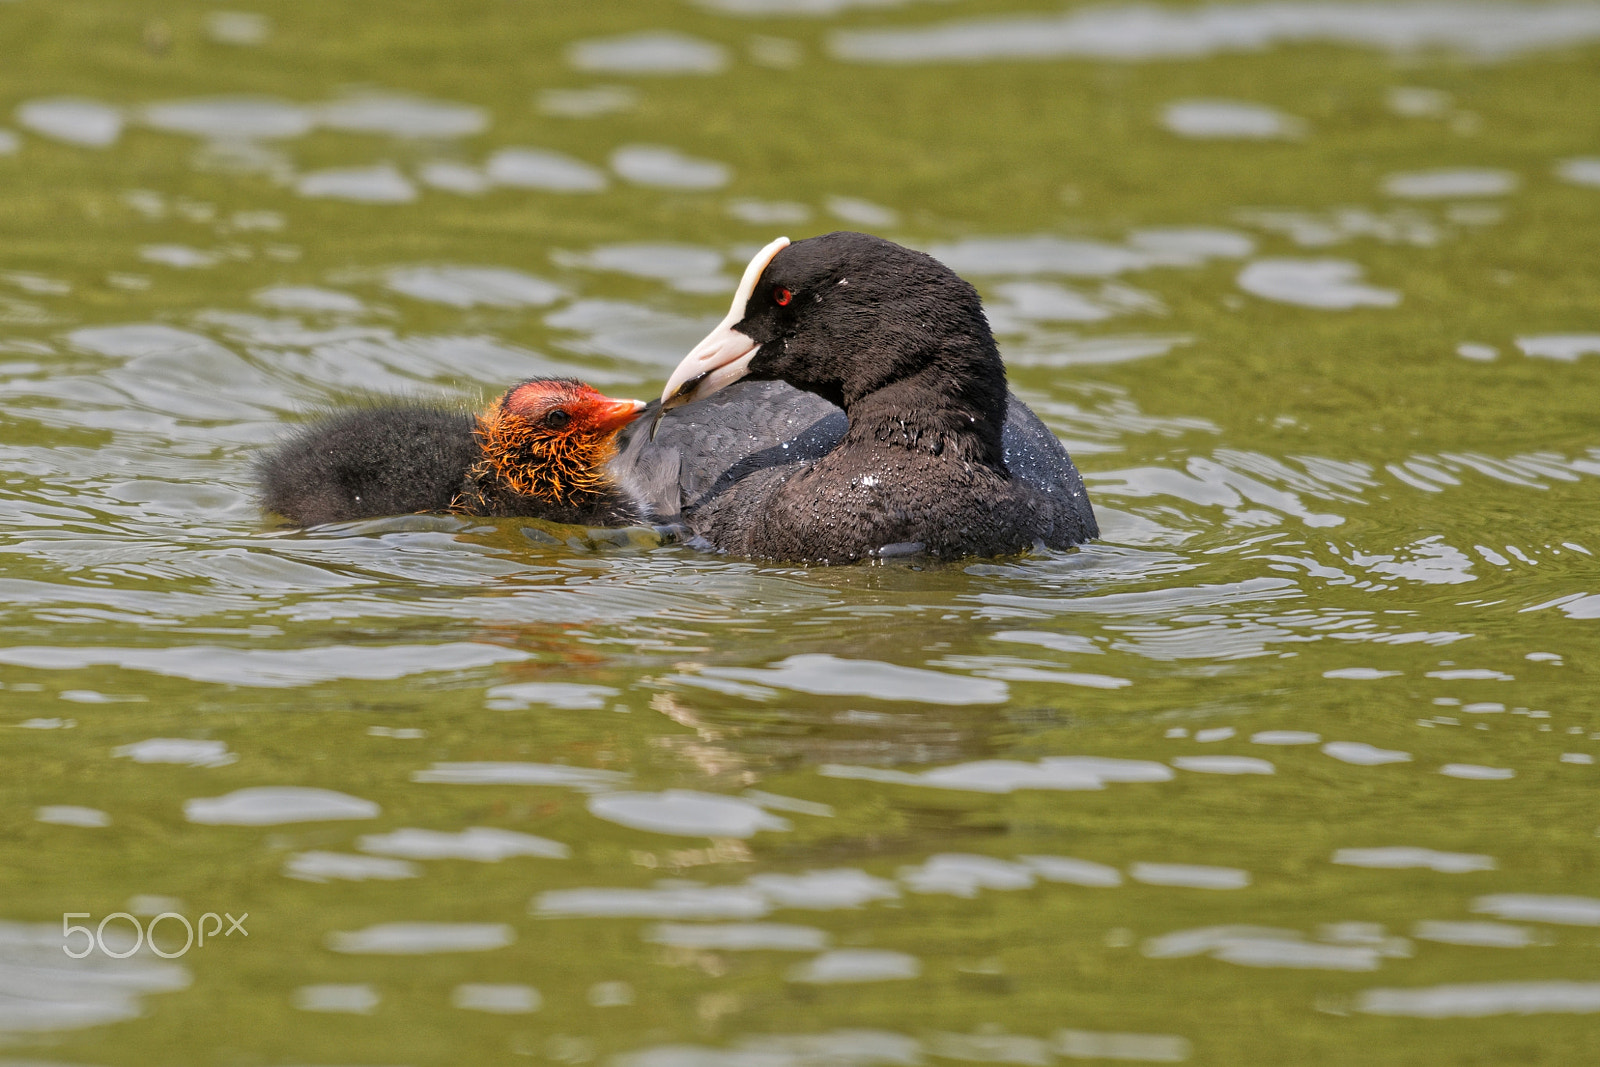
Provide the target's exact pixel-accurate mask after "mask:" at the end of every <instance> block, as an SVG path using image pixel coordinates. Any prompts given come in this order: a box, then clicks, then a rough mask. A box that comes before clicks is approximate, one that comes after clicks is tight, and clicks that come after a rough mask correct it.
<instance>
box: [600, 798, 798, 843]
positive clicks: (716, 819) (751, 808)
mask: <svg viewBox="0 0 1600 1067" xmlns="http://www.w3.org/2000/svg"><path fill="white" fill-rule="evenodd" d="M588 807H589V812H590V814H592V815H594V816H595V817H597V818H601V819H604V820H606V821H607V822H614V823H616V824H618V825H619V826H626V827H629V828H631V829H634V830H648V831H651V832H653V833H658V834H683V835H686V836H691V837H700V836H704V837H751V836H754V835H755V834H757V833H759V832H761V831H763V830H770V831H781V830H788V829H791V825H790V823H789V821H788V820H787V819H783V818H779V817H778V816H776V815H771V814H768V813H767V812H766V811H764V810H762V808H761V807H760V806H759V805H757V804H753V803H751V802H750V801H748V800H744V799H742V798H740V797H729V796H721V795H718V794H716V793H701V792H698V791H696V790H692V789H668V790H665V791H663V792H660V793H602V794H600V795H599V796H593V797H590V798H589V804H588Z"/></svg>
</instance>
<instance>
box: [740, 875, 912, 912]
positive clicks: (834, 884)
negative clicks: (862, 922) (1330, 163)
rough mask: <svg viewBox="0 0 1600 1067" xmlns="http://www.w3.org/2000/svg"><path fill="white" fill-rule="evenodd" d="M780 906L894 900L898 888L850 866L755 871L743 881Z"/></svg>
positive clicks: (830, 906) (814, 907) (820, 907)
mask: <svg viewBox="0 0 1600 1067" xmlns="http://www.w3.org/2000/svg"><path fill="white" fill-rule="evenodd" d="M746 884H747V885H748V886H749V887H750V888H752V889H754V890H756V891H757V892H759V893H761V894H762V896H764V897H765V898H766V899H767V900H769V901H771V902H772V904H773V905H775V906H776V907H780V908H804V909H808V910H811V911H838V910H841V909H845V908H859V907H861V906H862V905H863V904H869V903H871V902H872V901H875V900H896V899H898V898H899V896H900V889H899V887H898V886H896V885H895V884H894V883H893V882H891V881H889V880H887V879H885V878H877V877H874V876H873V875H870V874H868V873H867V872H865V871H861V870H856V869H855V868H853V867H836V868H833V869H831V870H822V871H805V872H803V873H801V874H757V875H754V876H752V877H751V878H750V879H749V881H748V882H747V883H746Z"/></svg>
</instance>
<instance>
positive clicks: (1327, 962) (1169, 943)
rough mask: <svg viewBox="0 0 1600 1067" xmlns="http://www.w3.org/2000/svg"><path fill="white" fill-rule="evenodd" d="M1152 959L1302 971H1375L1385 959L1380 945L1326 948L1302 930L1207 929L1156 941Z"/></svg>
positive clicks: (1147, 948)
mask: <svg viewBox="0 0 1600 1067" xmlns="http://www.w3.org/2000/svg"><path fill="white" fill-rule="evenodd" d="M1142 951H1143V953H1144V955H1145V956H1147V957H1149V958H1150V959H1185V958H1188V957H1193V956H1209V957H1211V958H1212V959H1216V960H1222V961H1224V962H1226V963H1233V964H1237V965H1239V966H1243V967H1287V968H1292V969H1302V970H1327V971H1375V970H1377V969H1378V965H1379V961H1380V960H1381V958H1382V955H1383V948H1382V946H1378V945H1324V944H1316V943H1313V942H1309V941H1306V940H1305V939H1304V937H1303V935H1302V934H1301V933H1300V932H1299V931H1298V930H1280V929H1276V928H1273V927H1264V926H1205V927H1200V928H1198V929H1193V930H1177V931H1174V932H1173V933H1170V934H1163V935H1162V936H1160V937H1153V938H1151V939H1149V940H1148V941H1146V942H1145V943H1144V945H1143V946H1142Z"/></svg>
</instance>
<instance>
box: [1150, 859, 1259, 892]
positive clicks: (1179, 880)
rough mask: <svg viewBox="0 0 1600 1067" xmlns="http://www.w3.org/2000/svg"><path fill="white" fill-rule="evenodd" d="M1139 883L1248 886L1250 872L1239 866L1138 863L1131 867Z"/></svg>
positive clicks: (1201, 886) (1216, 886)
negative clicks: (1240, 868)
mask: <svg viewBox="0 0 1600 1067" xmlns="http://www.w3.org/2000/svg"><path fill="white" fill-rule="evenodd" d="M1128 875H1129V877H1131V878H1132V879H1133V880H1134V881H1135V882H1143V883H1144V884H1145V885H1170V886H1182V887H1184V888H1187V889H1244V888H1245V887H1246V886H1248V885H1249V884H1250V872H1249V871H1242V870H1239V869H1238V868H1237V867H1208V866H1203V865H1199V864H1192V863H1135V864H1134V865H1133V866H1132V867H1129V868H1128Z"/></svg>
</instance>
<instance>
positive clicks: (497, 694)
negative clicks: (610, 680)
mask: <svg viewBox="0 0 1600 1067" xmlns="http://www.w3.org/2000/svg"><path fill="white" fill-rule="evenodd" d="M621 695H622V690H620V689H613V688H611V687H610V686H609V685H580V684H578V683H576V682H518V683H517V684H515V685H497V686H495V687H494V688H492V689H490V690H489V691H488V692H487V693H485V694H484V698H485V699H484V704H483V706H484V707H486V708H488V709H489V710H491V711H522V710H523V709H525V708H530V707H533V706H534V705H535V704H538V705H541V706H543V707H547V708H563V709H566V710H570V711H581V710H591V711H592V710H598V709H600V708H604V707H606V706H607V705H609V704H610V703H611V701H612V700H614V699H615V698H616V697H619V696H621Z"/></svg>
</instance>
